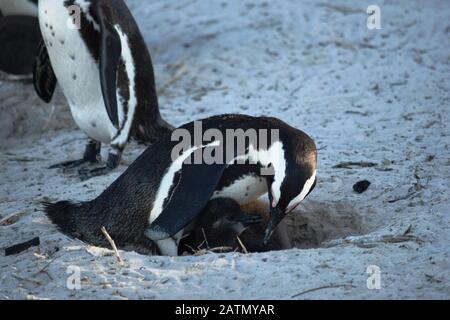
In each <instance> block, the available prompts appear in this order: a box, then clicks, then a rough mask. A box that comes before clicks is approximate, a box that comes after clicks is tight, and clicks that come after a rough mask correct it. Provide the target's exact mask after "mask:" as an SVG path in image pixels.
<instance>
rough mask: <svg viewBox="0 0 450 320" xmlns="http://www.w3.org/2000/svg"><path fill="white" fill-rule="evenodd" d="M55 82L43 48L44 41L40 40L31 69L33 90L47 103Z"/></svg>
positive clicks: (50, 98) (50, 64)
mask: <svg viewBox="0 0 450 320" xmlns="http://www.w3.org/2000/svg"><path fill="white" fill-rule="evenodd" d="M57 82H58V81H57V79H56V75H55V73H54V71H53V68H52V63H51V61H50V57H49V55H48V51H47V47H46V46H45V43H44V40H42V41H41V43H40V44H39V49H38V53H37V56H36V60H35V63H34V69H33V84H34V89H35V90H36V92H37V94H38V96H39V97H40V98H41V99H42V100H44V101H45V102H46V103H49V102H50V101H51V100H52V97H53V93H54V92H55V88H56V83H57Z"/></svg>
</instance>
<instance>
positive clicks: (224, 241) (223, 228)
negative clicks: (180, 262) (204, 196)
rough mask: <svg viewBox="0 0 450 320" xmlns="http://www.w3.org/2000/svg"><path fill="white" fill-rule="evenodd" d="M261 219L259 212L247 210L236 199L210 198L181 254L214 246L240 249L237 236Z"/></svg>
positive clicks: (183, 242)
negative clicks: (247, 211) (250, 212)
mask: <svg viewBox="0 0 450 320" xmlns="http://www.w3.org/2000/svg"><path fill="white" fill-rule="evenodd" d="M261 221H262V219H261V216H260V215H258V214H247V213H245V212H244V211H242V210H241V207H240V206H239V204H238V203H237V202H236V201H234V200H233V199H227V198H217V199H214V200H211V201H210V202H208V204H207V205H206V207H205V208H204V209H203V210H202V212H201V213H200V215H199V218H198V220H197V221H196V222H195V227H194V228H193V230H192V231H191V232H190V234H189V235H188V236H187V237H185V238H183V239H182V240H181V242H180V246H179V254H183V253H184V252H190V253H195V251H198V250H202V249H206V250H210V249H215V248H224V250H228V251H235V250H239V249H240V245H239V243H238V240H237V238H238V237H239V236H241V234H242V233H245V231H246V230H247V229H249V228H250V227H251V226H254V225H258V224H260V223H261Z"/></svg>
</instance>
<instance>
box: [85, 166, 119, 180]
mask: <svg viewBox="0 0 450 320" xmlns="http://www.w3.org/2000/svg"><path fill="white" fill-rule="evenodd" d="M111 171H113V168H110V167H108V166H103V167H98V168H93V169H89V168H82V169H80V170H78V175H79V177H80V179H81V181H86V180H89V179H91V178H95V177H99V176H104V175H106V174H108V173H110V172H111Z"/></svg>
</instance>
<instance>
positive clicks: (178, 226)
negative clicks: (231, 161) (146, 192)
mask: <svg viewBox="0 0 450 320" xmlns="http://www.w3.org/2000/svg"><path fill="white" fill-rule="evenodd" d="M226 167H227V165H226V164H212V165H206V164H183V167H182V169H181V177H180V180H179V182H178V185H177V187H176V188H175V189H174V191H173V193H172V195H171V197H170V201H169V203H168V204H167V205H166V207H165V208H164V209H163V211H162V212H161V214H160V215H159V217H158V218H157V219H156V220H155V221H154V222H153V223H152V224H151V225H150V227H149V229H148V230H147V232H146V235H147V236H148V237H149V238H150V239H152V240H154V241H158V240H163V239H167V238H169V237H172V236H173V235H175V234H177V233H178V232H179V231H180V230H182V229H184V228H185V227H186V226H187V225H188V224H189V223H190V222H192V220H194V219H195V218H196V217H197V215H199V214H200V213H201V211H202V210H203V208H204V207H205V206H206V204H207V203H208V201H209V200H210V199H211V197H212V195H213V192H214V190H215V188H216V187H217V185H218V183H219V181H220V179H221V177H222V174H223V171H224V170H225V168H226Z"/></svg>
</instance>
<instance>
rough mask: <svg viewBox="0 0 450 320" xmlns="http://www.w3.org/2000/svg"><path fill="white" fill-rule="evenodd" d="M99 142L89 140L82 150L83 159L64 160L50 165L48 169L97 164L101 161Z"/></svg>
mask: <svg viewBox="0 0 450 320" xmlns="http://www.w3.org/2000/svg"><path fill="white" fill-rule="evenodd" d="M100 149H101V144H100V142H97V141H94V140H91V141H89V143H88V144H87V146H86V149H85V151H84V155H83V159H78V160H71V161H65V162H62V163H59V164H55V165H53V166H50V167H49V169H67V170H68V169H74V168H77V167H80V166H83V165H85V164H89V165H97V164H99V163H100V162H101V158H100Z"/></svg>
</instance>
